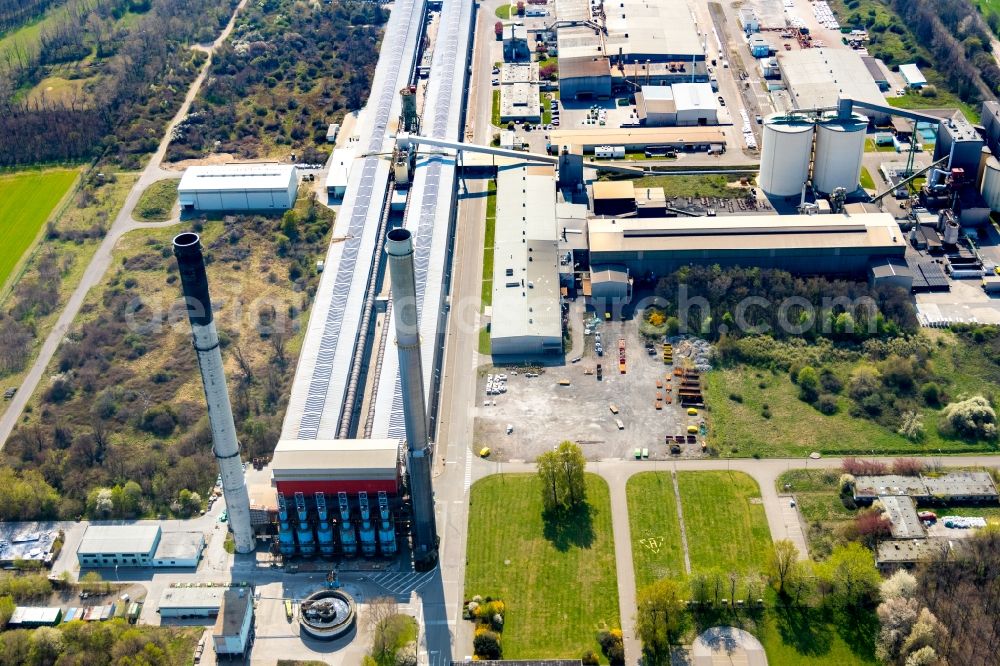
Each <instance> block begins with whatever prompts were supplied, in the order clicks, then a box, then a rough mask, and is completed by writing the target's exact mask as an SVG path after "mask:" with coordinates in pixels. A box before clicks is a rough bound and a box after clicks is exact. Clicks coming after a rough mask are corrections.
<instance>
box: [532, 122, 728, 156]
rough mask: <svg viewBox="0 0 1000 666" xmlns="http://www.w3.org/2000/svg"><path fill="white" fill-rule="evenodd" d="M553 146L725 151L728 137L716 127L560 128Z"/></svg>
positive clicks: (587, 150) (588, 150)
mask: <svg viewBox="0 0 1000 666" xmlns="http://www.w3.org/2000/svg"><path fill="white" fill-rule="evenodd" d="M549 137H550V144H551V146H553V147H558V146H580V148H581V149H582V150H583V152H584V153H593V152H594V148H596V147H597V146H611V147H615V146H621V147H622V148H624V149H625V152H627V153H634V152H640V153H641V152H643V151H645V150H651V151H654V152H660V154H662V153H663V152H664V151H677V152H699V151H716V152H720V153H721V152H723V151H724V150H725V147H726V135H725V134H724V133H723V132H722V130H720V129H717V128H713V127H686V128H683V129H680V128H655V127H622V128H620V129H615V128H612V127H595V128H589V129H559V130H552V131H551V132H549Z"/></svg>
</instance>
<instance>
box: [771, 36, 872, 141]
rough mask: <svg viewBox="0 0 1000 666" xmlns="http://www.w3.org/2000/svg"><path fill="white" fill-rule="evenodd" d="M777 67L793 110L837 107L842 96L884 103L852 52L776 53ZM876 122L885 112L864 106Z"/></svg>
mask: <svg viewBox="0 0 1000 666" xmlns="http://www.w3.org/2000/svg"><path fill="white" fill-rule="evenodd" d="M777 58H778V68H779V69H780V70H781V77H782V79H784V82H785V86H786V87H787V88H788V95H789V97H790V98H791V101H792V105H793V106H794V107H795V108H796V109H814V108H820V107H836V106H837V100H838V99H839V98H841V97H850V98H851V99H856V100H858V101H861V102H870V103H872V104H881V105H885V104H886V101H885V97H884V96H883V95H882V93H881V91H879V88H878V85H876V83H875V79H873V78H872V75H871V73H869V71H868V67H867V66H866V65H865V63H864V61H862V60H861V56H860V55H858V53H856V52H855V51H850V50H846V49H834V48H816V49H799V50H796V51H787V52H785V51H782V52H780V53H778V55H777ZM865 114H866V115H867V116H868V117H869V118H871V119H872V120H873V121H875V122H876V123H877V124H880V125H881V124H885V123H886V122H888V120H889V116H888V114H880V113H878V112H877V111H872V110H869V109H865Z"/></svg>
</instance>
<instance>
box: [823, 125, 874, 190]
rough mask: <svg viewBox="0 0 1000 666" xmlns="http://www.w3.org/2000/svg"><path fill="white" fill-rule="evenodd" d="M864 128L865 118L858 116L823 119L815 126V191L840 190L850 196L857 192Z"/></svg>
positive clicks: (863, 143) (862, 154)
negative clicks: (840, 188)
mask: <svg viewBox="0 0 1000 666" xmlns="http://www.w3.org/2000/svg"><path fill="white" fill-rule="evenodd" d="M867 129H868V119H867V118H866V117H864V116H861V115H858V114H854V115H853V116H851V117H850V118H831V119H829V120H823V121H821V122H820V123H818V124H817V125H816V155H815V160H814V163H813V188H814V189H815V190H817V191H818V192H821V193H823V194H830V193H832V192H833V191H834V190H835V189H837V188H838V187H843V188H844V189H845V190H847V193H848V194H850V193H851V192H854V191H855V190H856V189H858V183H859V180H860V177H861V162H862V159H863V158H864V155H865V132H866V131H867Z"/></svg>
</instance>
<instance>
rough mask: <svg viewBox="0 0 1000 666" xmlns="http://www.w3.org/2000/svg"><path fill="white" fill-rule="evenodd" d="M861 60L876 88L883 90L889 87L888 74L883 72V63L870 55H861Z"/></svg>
mask: <svg viewBox="0 0 1000 666" xmlns="http://www.w3.org/2000/svg"><path fill="white" fill-rule="evenodd" d="M861 62H863V63H864V64H865V68H866V69H867V70H868V73H869V74H870V75H871V77H872V80H873V81H874V82H875V85H876V86H878V89H879V90H881V91H882V92H885V91H886V90H888V89H889V75H888V74H886V73H885V65H883V64H882V62H881V61H880V60H878V59H876V58H874V57H872V56H861Z"/></svg>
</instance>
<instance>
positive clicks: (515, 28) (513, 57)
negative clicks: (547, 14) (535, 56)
mask: <svg viewBox="0 0 1000 666" xmlns="http://www.w3.org/2000/svg"><path fill="white" fill-rule="evenodd" d="M530 58H531V49H530V48H529V47H528V29H527V28H526V27H524V25H523V24H521V25H518V24H515V23H508V24H507V25H505V26H504V27H503V59H504V62H521V61H523V60H528V59H530Z"/></svg>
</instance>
